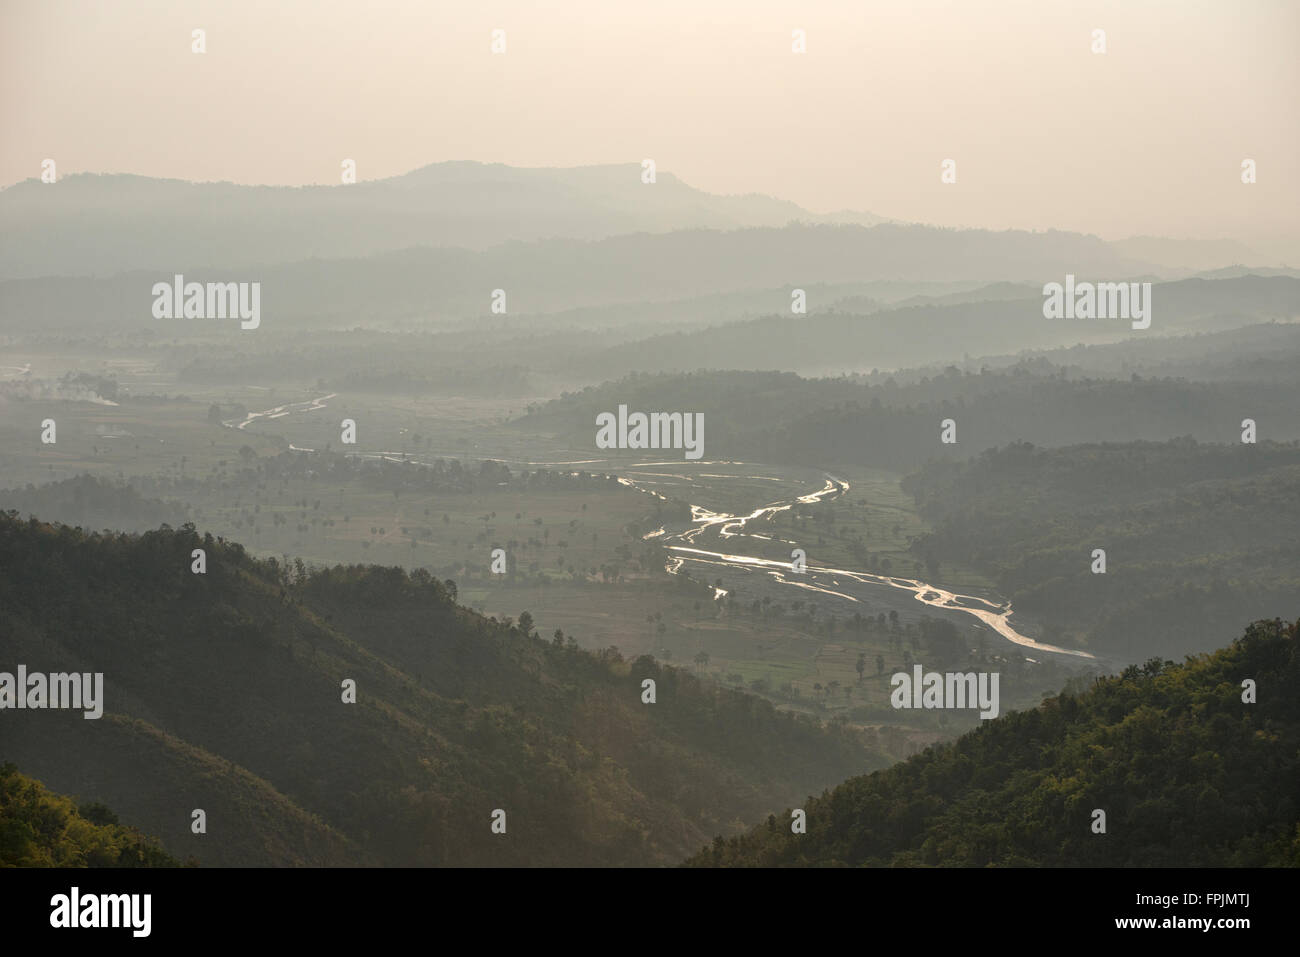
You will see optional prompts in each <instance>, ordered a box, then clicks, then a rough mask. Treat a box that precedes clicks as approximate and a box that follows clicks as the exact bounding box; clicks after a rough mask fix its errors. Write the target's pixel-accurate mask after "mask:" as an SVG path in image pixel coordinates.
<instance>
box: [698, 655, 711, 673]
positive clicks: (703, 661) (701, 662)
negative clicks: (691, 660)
mask: <svg viewBox="0 0 1300 957" xmlns="http://www.w3.org/2000/svg"><path fill="white" fill-rule="evenodd" d="M708 664H709V653H708V652H707V651H701V652H700V653H699V654H697V655H696V656H695V667H696V669H697V670H701V671H702V670H703V669H704V668H707V667H708Z"/></svg>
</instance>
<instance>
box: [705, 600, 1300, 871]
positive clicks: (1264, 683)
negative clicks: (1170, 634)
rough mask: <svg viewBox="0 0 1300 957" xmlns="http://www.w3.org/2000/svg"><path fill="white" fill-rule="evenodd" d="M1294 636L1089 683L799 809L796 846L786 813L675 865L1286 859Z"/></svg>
mask: <svg viewBox="0 0 1300 957" xmlns="http://www.w3.org/2000/svg"><path fill="white" fill-rule="evenodd" d="M1298 630H1300V623H1296V624H1287V623H1285V622H1282V621H1279V620H1274V621H1258V622H1256V623H1254V624H1253V625H1251V626H1250V627H1249V628H1248V629H1247V630H1246V632H1245V634H1244V635H1243V636H1242V637H1241V638H1239V639H1238V640H1237V641H1235V642H1234V643H1233V644H1232V645H1231V646H1230V647H1228V648H1225V649H1223V650H1221V651H1218V652H1216V653H1214V654H1212V655H1205V656H1200V657H1196V658H1192V659H1189V660H1188V661H1187V662H1186V663H1185V664H1181V665H1178V664H1174V663H1173V662H1171V661H1163V662H1162V661H1160V660H1158V659H1152V660H1151V661H1150V662H1148V663H1147V664H1146V665H1145V666H1137V665H1133V666H1131V667H1129V668H1127V669H1126V670H1125V671H1124V672H1123V674H1121V675H1119V676H1117V677H1110V678H1100V679H1096V684H1095V686H1094V687H1092V688H1088V689H1085V690H1077V691H1073V692H1070V693H1063V694H1061V695H1059V696H1057V697H1054V698H1050V699H1048V700H1046V701H1044V702H1043V704H1042V705H1041V706H1040V707H1039V708H1037V709H1036V710H1033V711H1024V712H1015V713H1012V714H1008V715H1005V716H1003V717H1001V718H999V719H998V720H996V721H990V722H988V723H987V724H985V725H982V726H981V727H980V728H979V729H977V730H975V731H972V732H970V733H968V734H966V735H964V736H963V737H961V738H959V739H958V740H957V741H955V742H953V743H951V744H947V745H942V746H937V747H933V748H930V749H927V750H926V751H925V752H923V753H922V754H919V755H916V756H915V757H913V758H911V759H909V760H907V761H905V762H903V763H901V764H897V765H895V766H893V767H892V768H889V769H888V770H886V771H879V772H877V773H875V774H871V775H868V776H864V777H858V778H854V779H853V780H851V781H848V782H846V783H844V784H842V785H840V786H839V787H837V788H835V789H834V790H833V791H830V792H827V793H824V794H822V795H821V797H816V798H809V799H808V801H807V802H805V803H804V804H803V805H802V807H803V809H804V810H806V812H807V833H806V834H793V833H791V825H790V820H791V817H790V811H789V810H788V809H787V810H786V811H783V812H781V813H780V814H777V815H774V816H772V817H770V818H769V819H768V821H767V823H766V824H764V825H760V826H759V827H757V828H755V829H753V830H752V831H750V832H749V833H748V834H746V835H744V836H743V837H739V838H733V839H730V840H727V839H724V838H722V837H718V838H716V839H715V841H714V843H713V845H712V846H711V847H709V848H707V849H705V850H703V851H701V852H700V853H698V854H697V855H696V856H695V857H693V858H692V859H691V860H690V862H689V863H691V864H693V865H696V866H807V865H824V866H863V865H866V866H908V865H933V866H945V865H953V866H969V867H981V866H988V865H1045V866H1064V865H1070V866H1161V865H1164V866H1169V865H1181V866H1195V867H1201V866H1268V865H1282V866H1297V865H1300V808H1298V806H1297V802H1296V796H1297V794H1300V758H1298V757H1297V746H1298V745H1300V696H1297V689H1300V662H1298V661H1297V657H1296V639H1297V632H1298ZM1247 679H1249V680H1251V681H1253V682H1254V684H1255V688H1256V694H1257V695H1258V698H1257V701H1256V702H1255V703H1245V702H1243V697H1244V695H1245V692H1244V690H1243V682H1244V681H1246V680H1247ZM1098 809H1099V810H1102V811H1104V812H1105V833H1095V832H1094V820H1095V815H1094V811H1095V810H1098Z"/></svg>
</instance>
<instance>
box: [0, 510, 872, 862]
mask: <svg viewBox="0 0 1300 957" xmlns="http://www.w3.org/2000/svg"><path fill="white" fill-rule="evenodd" d="M199 548H201V549H203V550H205V552H206V568H207V570H206V573H205V574H195V573H193V572H192V571H191V566H192V561H193V559H192V554H193V550H194V549H199ZM0 568H3V570H4V572H3V574H2V575H0V670H9V671H12V670H13V668H14V667H15V666H16V665H17V664H25V665H26V666H27V667H28V669H29V671H45V672H55V671H83V672H103V673H104V699H105V701H104V712H105V713H104V716H103V717H102V718H100V719H99V720H89V721H88V720H84V719H83V716H82V714H81V713H80V712H79V711H52V710H22V711H6V712H5V713H4V714H3V716H2V717H0V720H2V721H3V729H4V737H3V739H2V740H0V759H5V760H12V761H14V762H16V763H17V764H18V766H20V767H22V768H23V770H24V772H26V773H29V774H31V775H33V776H34V777H37V778H39V779H40V780H42V781H44V782H45V783H46V784H48V785H49V786H50V787H52V788H55V789H57V790H60V791H64V792H69V793H75V794H78V795H81V796H84V797H85V798H87V799H88V800H94V801H101V802H104V803H106V804H108V805H109V806H112V807H114V808H115V809H116V810H117V812H118V813H120V814H121V816H122V819H123V820H124V821H126V822H129V823H130V824H132V825H134V826H137V827H140V828H142V829H144V830H145V831H147V832H148V833H151V834H156V835H158V837H159V838H160V839H161V840H162V841H163V842H164V845H165V846H166V847H167V849H168V850H169V851H170V852H171V853H172V854H174V855H176V856H180V857H189V856H193V857H195V858H197V859H198V861H199V863H201V864H209V865H212V864H217V865H220V864H242V865H259V864H260V865H285V864H315V865H341V864H348V865H356V864H389V865H434V864H450V865H503V864H515V865H541V864H553V865H559V864H565V865H610V864H666V863H671V862H675V861H678V860H680V859H681V858H682V857H683V856H684V855H685V854H687V853H689V852H690V850H691V849H692V848H694V847H697V846H699V844H700V843H702V842H703V841H705V840H707V839H708V837H709V836H710V835H711V834H713V833H718V832H720V831H728V830H731V831H733V832H735V831H739V830H740V829H741V828H742V827H743V826H744V825H745V824H746V823H747V822H752V821H754V820H759V819H761V818H762V816H764V815H766V814H768V813H770V812H771V811H772V810H774V809H775V808H776V807H779V806H781V805H782V804H783V803H787V802H788V801H790V800H792V799H793V798H794V797H795V796H796V795H798V794H801V793H805V792H806V791H807V790H808V789H809V788H821V787H826V786H829V785H831V784H833V783H835V782H837V781H840V780H843V779H844V778H845V777H848V776H850V775H852V774H855V773H861V772H862V771H864V770H866V769H869V768H872V767H879V766H882V765H883V764H884V760H883V758H881V757H879V756H878V755H875V754H872V753H870V752H868V751H867V750H866V749H865V748H864V747H863V745H862V744H861V743H860V741H859V739H858V737H857V736H856V735H855V734H854V733H853V732H851V731H849V730H845V729H843V728H840V727H837V726H832V727H828V728H824V727H822V726H821V725H820V724H818V723H817V722H815V721H813V720H811V719H807V718H796V717H794V716H792V715H790V714H788V713H783V712H778V711H776V710H775V709H774V708H773V707H772V706H771V705H769V704H767V703H766V702H764V701H762V700H761V699H758V698H755V697H753V696H750V695H747V694H745V693H742V692H738V691H728V690H723V689H721V688H719V687H716V686H714V685H710V684H706V683H704V682H702V681H700V680H698V679H696V678H694V677H692V676H691V675H689V674H687V673H685V672H683V671H680V670H677V669H673V668H668V667H661V666H659V665H658V664H657V663H655V662H654V661H653V660H651V659H649V658H644V659H639V660H636V661H631V662H628V661H623V660H621V659H620V657H619V656H618V654H617V653H616V652H612V651H611V652H607V653H605V654H591V653H588V652H585V651H582V650H579V649H578V648H577V647H576V646H575V645H574V643H573V642H572V641H571V640H566V639H564V638H563V636H561V635H551V636H547V637H542V636H540V635H538V634H537V633H536V631H535V629H534V626H533V623H532V621H531V616H526V615H524V614H521V615H520V616H519V619H520V620H519V622H518V623H512V622H510V621H506V622H497V621H495V620H493V619H486V618H483V617H481V616H479V615H477V614H475V613H473V612H471V611H468V610H467V609H464V608H462V607H460V606H458V605H457V604H456V602H455V598H456V589H455V586H454V584H452V583H450V582H440V581H437V580H435V579H433V578H431V577H430V576H429V575H428V574H427V573H425V572H422V571H416V572H414V573H407V572H404V571H403V570H401V569H397V568H381V567H375V566H367V567H362V566H354V567H349V568H343V567H339V568H334V569H331V570H327V571H319V572H315V573H308V572H307V570H306V569H304V568H302V567H301V565H298V566H297V567H292V566H289V565H286V564H283V563H278V562H276V561H274V560H268V561H255V560H254V559H252V558H250V557H249V556H248V555H246V554H245V552H244V550H243V548H242V547H241V546H239V545H236V544H231V543H227V542H222V541H219V540H214V539H212V538H211V537H203V536H200V535H199V534H197V533H196V532H195V531H194V530H193V529H192V528H190V527H188V526H187V527H183V528H181V529H177V530H173V529H169V528H163V529H161V530H158V531H152V532H148V533H145V534H143V535H138V536H135V535H122V534H85V533H83V532H82V531H81V530H79V529H73V528H68V527H64V526H52V525H48V524H43V523H41V522H39V521H37V520H29V521H23V520H20V519H19V518H18V517H17V516H16V515H13V514H10V515H5V516H0ZM348 679H350V680H352V681H355V683H356V703H355V704H349V703H344V701H343V700H342V699H343V692H342V690H341V689H342V686H343V683H344V682H345V680H348ZM645 679H653V680H654V681H655V682H657V686H656V701H655V703H653V704H646V703H643V701H642V695H643V681H644V680H645ZM195 809H203V810H204V811H205V813H206V820H207V832H206V833H205V834H194V833H192V832H191V829H190V825H191V816H192V812H193V811H194V810H195ZM498 809H501V810H504V811H505V812H506V823H507V830H506V833H504V834H498V833H493V831H492V830H491V824H492V816H493V812H494V811H496V810H498Z"/></svg>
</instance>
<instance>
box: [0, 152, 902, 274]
mask: <svg viewBox="0 0 1300 957" xmlns="http://www.w3.org/2000/svg"><path fill="white" fill-rule="evenodd" d="M0 220H3V222H4V223H5V230H4V233H3V235H0V279H12V278H17V277H32V276H47V275H76V276H106V275H112V274H114V273H118V272H124V271H127V270H133V269H161V270H168V269H183V268H195V267H200V266H202V267H207V268H213V269H217V268H228V269H238V268H248V267H251V266H254V265H265V264H268V263H282V262H294V261H298V260H305V259H339V258H351V257H361V256H372V255H375V254H378V253H383V252H390V251H393V250H398V249H404V248H406V247H410V246H456V247H460V248H464V249H485V248H487V247H489V246H494V245H498V244H500V243H504V242H509V241H531V240H537V239H546V238H553V237H566V238H570V239H603V238H605V237H607V236H614V235H621V234H626V233H639V232H652V233H658V232H668V231H670V230H677V229H701V228H711V229H740V228H745V227H753V226H784V225H786V224H787V223H790V222H796V221H798V222H807V223H821V222H824V223H834V224H853V225H861V226H874V225H876V224H878V223H882V222H885V221H886V220H884V219H883V218H881V217H879V216H875V215H873V214H871V213H856V212H840V213H833V214H829V215H826V216H822V215H818V214H815V213H811V212H809V211H808V210H806V209H803V208H802V207H800V206H797V205H796V204H794V203H791V202H787V201H785V200H779V199H772V198H771V197H768V196H760V195H757V194H750V195H747V196H717V195H713V194H710V193H706V192H704V191H702V190H698V189H695V188H694V187H691V186H688V185H687V184H685V183H683V182H682V181H681V180H680V179H678V178H677V177H676V176H674V175H672V174H671V173H667V172H660V173H658V175H657V177H656V182H655V183H653V184H644V183H642V182H641V167H640V165H639V164H622V165H610V166H580V167H573V168H568V169H520V168H517V167H512V166H504V165H502V164H499V163H497V164H485V163H472V162H451V163H436V164H434V165H432V166H426V167H423V168H422V169H417V170H414V171H412V172H410V173H407V174H405V175H404V176H396V177H393V178H391V179H382V180H373V181H364V182H359V183H355V184H351V185H342V184H340V185H338V186H306V187H290V186H240V185H236V184H234V183H189V182H185V181H182V180H175V179H152V178H149V177H144V176H132V175H118V174H112V175H96V174H91V173H80V174H74V175H71V176H68V177H66V178H64V179H61V180H59V181H58V182H57V183H54V184H45V183H42V182H40V181H39V180H36V179H29V180H26V181H24V182H22V183H18V184H16V185H14V186H12V187H10V188H9V189H6V190H4V191H3V192H0Z"/></svg>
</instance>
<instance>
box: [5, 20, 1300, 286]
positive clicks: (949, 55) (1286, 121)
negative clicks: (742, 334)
mask: <svg viewBox="0 0 1300 957" xmlns="http://www.w3.org/2000/svg"><path fill="white" fill-rule="evenodd" d="M198 28H201V29H203V30H205V31H206V46H207V52H206V53H203V54H196V53H193V52H192V51H191V45H192V31H193V30H194V29H198ZM494 29H500V30H504V31H505V42H506V50H505V53H503V54H494V53H493V52H492V51H491V40H492V36H491V34H492V31H493V30H494ZM796 29H799V30H803V31H805V35H806V49H807V52H806V53H804V54H795V53H793V52H792V50H791V47H792V42H793V38H792V31H794V30H796ZM1096 29H1102V30H1104V31H1105V41H1106V52H1105V53H1104V54H1101V53H1094V52H1092V45H1093V42H1094V40H1093V31H1094V30H1096ZM1298 48H1300V2H1296V0H1216V2H1210V0H1123V2H1070V0H998V2H993V0H987V2H980V0H966V2H940V0H856V2H839V0H798V2H779V3H778V2H766V0H742V2H733V0H692V2H678V0H656V2H653V3H637V2H634V0H567V2H566V0H545V2H494V0H473V2H469V0H461V2H458V3H444V2H414V0H406V2H399V0H367V2H364V3H356V2H347V3H342V2H333V0H314V2H307V0H252V2H248V0H219V2H189V0H158V2H152V0H139V2H134V0H118V2H104V0H79V2H70V0H37V2H27V0H0V123H2V126H0V130H2V131H3V135H2V136H0V184H2V185H5V186H8V185H11V184H13V183H16V182H19V181H21V180H24V179H27V178H30V177H34V176H39V175H40V168H41V162H42V160H43V159H46V158H52V159H54V160H55V161H56V163H57V168H58V172H59V174H60V175H61V176H66V175H68V174H70V173H75V172H98V173H108V172H117V173H137V174H141V175H147V176H160V177H172V178H179V179H187V180H194V181H211V180H228V181H233V182H237V183H249V184H286V185H303V184H324V183H337V182H338V181H339V175H340V172H339V171H340V163H341V162H342V160H343V159H345V158H351V159H354V160H355V161H356V164H357V176H358V179H362V180H366V179H379V178H383V177H387V176H394V175H398V174H401V173H404V172H407V171H409V170H411V169H415V168H418V167H420V166H424V165H426V164H429V163H433V162H439V161H444V160H479V161H483V162H500V163H507V164H510V165H514V166H585V165H591V164H598V163H640V162H641V160H643V159H646V158H651V159H654V160H655V162H656V164H657V166H658V168H659V169H660V170H664V171H668V172H671V173H674V174H675V175H677V176H678V177H680V178H681V179H682V180H684V181H685V182H687V183H689V184H691V185H693V186H696V187H698V188H700V189H704V190H708V191H710V192H715V193H750V192H758V193H765V194H768V195H771V196H777V197H780V198H783V199H789V200H793V201H794V202H796V203H799V204H800V205H802V206H804V207H806V208H808V209H810V210H812V211H814V212H830V211H833V210H838V209H856V210H869V211H871V212H874V213H877V214H879V215H882V216H888V217H892V218H897V219H902V220H906V221H913V222H926V223H934V224H938V225H946V226H976V227H984V228H994V229H1004V228H1025V229H1046V228H1057V229H1070V230H1078V231H1082V232H1089V233H1094V234H1096V235H1099V236H1102V237H1103V238H1107V239H1118V238H1124V237H1127V236H1133V235H1162V236H1170V237H1174V238H1207V239H1208V238H1219V237H1230V238H1235V239H1239V240H1243V241H1246V242H1256V241H1259V242H1263V241H1270V242H1271V241H1273V240H1279V241H1283V242H1294V241H1296V240H1297V235H1298V234H1300V227H1297V225H1296V223H1297V212H1298V211H1300V132H1298V129H1300V124H1298V123H1297V117H1300V56H1297V52H1296V51H1297V49H1298ZM946 159H951V160H953V161H954V162H955V164H956V167H955V168H956V182H955V183H950V184H945V183H943V182H941V177H940V172H941V164H942V162H943V161H944V160H946ZM1244 159H1253V160H1254V161H1255V163H1256V170H1257V173H1256V175H1257V182H1256V183H1255V184H1253V185H1245V184H1243V183H1242V182H1241V164H1242V161H1243V160H1244ZM1297 248H1300V245H1297ZM1292 265H1297V263H1292Z"/></svg>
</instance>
